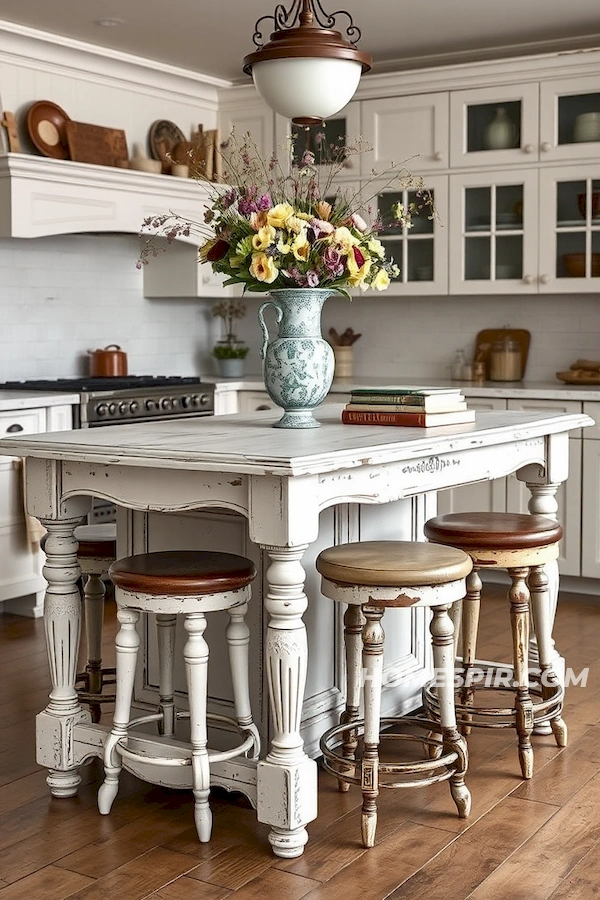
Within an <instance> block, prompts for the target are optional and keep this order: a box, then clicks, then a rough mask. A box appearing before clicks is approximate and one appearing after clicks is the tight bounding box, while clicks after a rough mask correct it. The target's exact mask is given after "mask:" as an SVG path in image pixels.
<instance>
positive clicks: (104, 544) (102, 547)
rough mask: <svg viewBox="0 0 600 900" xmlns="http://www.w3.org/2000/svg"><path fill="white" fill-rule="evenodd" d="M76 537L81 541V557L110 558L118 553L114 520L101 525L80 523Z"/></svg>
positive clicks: (78, 553)
mask: <svg viewBox="0 0 600 900" xmlns="http://www.w3.org/2000/svg"><path fill="white" fill-rule="evenodd" d="M75 538H76V540H77V541H79V548H78V550H77V556H78V557H79V559H110V560H113V559H114V558H115V556H116V555H117V534H116V526H115V525H114V524H113V523H112V522H103V523H102V524H100V525H78V526H77V528H76V529H75Z"/></svg>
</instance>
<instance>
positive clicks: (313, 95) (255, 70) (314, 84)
mask: <svg viewBox="0 0 600 900" xmlns="http://www.w3.org/2000/svg"><path fill="white" fill-rule="evenodd" d="M361 74H362V65H361V63H360V62H354V61H352V60H349V59H325V58H318V57H314V56H313V57H288V58H286V59H269V60H264V61H263V62H256V63H254V65H253V66H252V77H253V79H254V84H255V86H256V90H257V91H258V93H259V94H260V96H261V97H262V98H263V100H264V101H265V103H266V104H267V106H270V107H271V109H273V110H275V112H276V113H279V115H280V116H285V118H286V119H299V118H314V119H326V118H328V117H329V116H333V115H335V113H337V112H339V111H340V109H342V108H343V107H344V106H345V105H346V104H347V103H349V102H350V100H351V99H352V97H353V96H354V94H355V93H356V89H357V87H358V83H359V81H360V76H361Z"/></svg>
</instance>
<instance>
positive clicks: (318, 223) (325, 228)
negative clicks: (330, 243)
mask: <svg viewBox="0 0 600 900" xmlns="http://www.w3.org/2000/svg"><path fill="white" fill-rule="evenodd" d="M310 227H311V228H312V229H313V231H314V232H315V235H316V236H317V237H318V238H319V237H321V235H322V234H333V232H334V231H335V228H334V226H333V225H332V224H331V222H325V221H324V220H323V219H311V220H310Z"/></svg>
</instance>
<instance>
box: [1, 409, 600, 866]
mask: <svg viewBox="0 0 600 900" xmlns="http://www.w3.org/2000/svg"><path fill="white" fill-rule="evenodd" d="M340 409H341V406H339V405H336V406H324V407H321V409H320V410H319V411H318V414H317V418H318V419H319V420H320V421H321V422H322V427H321V428H319V429H318V430H312V429H310V430H306V431H303V430H281V429H273V428H272V427H271V425H272V423H273V422H274V421H276V419H277V418H278V416H277V414H276V413H274V412H268V413H251V414H247V415H236V416H223V417H216V418H199V419H187V420H185V419H182V420H176V421H172V422H159V423H149V424H136V425H120V426H119V427H103V428H95V429H89V430H80V431H71V432H58V433H54V434H41V435H35V436H30V437H21V438H5V439H4V440H2V441H0V453H3V454H9V455H13V456H15V455H22V456H25V457H26V458H27V465H26V473H27V494H28V510H29V512H30V513H31V514H32V515H34V516H37V517H38V518H39V519H41V520H42V522H43V523H44V525H45V526H46V528H47V529H48V538H47V541H46V545H45V550H46V554H47V562H46V566H45V567H44V575H45V577H46V579H47V581H48V591H47V595H46V606H45V624H46V636H47V643H48V655H49V661H50V673H51V679H52V690H51V693H50V699H49V703H48V706H47V707H46V709H45V710H43V711H42V712H41V713H40V714H39V715H38V717H37V750H38V756H37V758H38V762H39V763H40V765H43V766H46V767H47V768H48V769H49V775H48V784H49V786H50V790H51V792H52V794H54V795H55V796H58V797H66V796H71V795H73V794H75V793H76V791H77V787H78V784H79V782H80V775H79V772H78V770H79V767H80V766H81V764H82V763H83V762H84V761H85V760H86V759H88V758H90V757H91V756H94V755H101V753H102V746H103V742H104V739H105V735H106V732H107V730H106V728H104V727H102V726H100V725H92V724H91V722H90V717H89V713H88V712H87V711H84V710H83V709H82V708H81V707H80V706H79V704H78V701H77V694H76V691H75V675H76V665H77V654H78V646H79V633H80V617H81V602H80V596H79V590H78V587H77V583H76V582H77V579H78V575H79V567H78V565H77V542H76V540H75V539H74V537H73V530H74V528H75V526H76V525H77V524H78V523H79V522H80V520H81V516H82V515H85V514H86V513H87V511H88V509H89V506H90V499H89V498H90V496H91V495H93V496H96V497H104V498H106V499H108V500H112V501H114V502H115V503H117V504H119V505H121V506H124V507H127V508H130V509H134V510H149V509H150V510H159V511H169V512H172V511H180V510H190V509H200V508H209V507H221V508H223V507H226V508H229V509H232V510H236V511H237V512H240V513H242V514H243V515H245V516H247V518H248V521H249V530H250V536H251V538H252V540H253V541H255V542H256V543H258V544H260V545H261V546H262V547H263V548H264V549H265V550H266V551H267V553H268V555H269V557H270V560H271V564H270V566H269V569H268V572H267V582H268V590H267V593H266V596H265V606H266V610H267V614H268V620H269V624H268V634H267V640H266V644H265V665H266V670H267V677H268V685H269V699H270V704H271V714H272V718H273V724H274V736H273V739H272V742H271V746H270V748H269V751H268V754H267V755H266V757H265V758H264V759H262V760H261V761H260V762H259V763H258V765H257V764H256V763H252V762H251V761H241V762H240V761H239V760H237V761H232V762H230V763H224V764H222V766H221V767H220V768H219V769H217V771H216V772H215V777H214V780H215V781H216V782H217V783H219V784H224V785H226V786H229V787H236V786H238V787H239V788H240V789H241V790H244V791H245V792H246V793H247V794H248V795H249V796H250V797H251V798H252V799H253V800H254V802H255V803H256V807H257V815H258V818H259V820H260V821H261V822H265V823H267V824H269V825H270V826H271V832H270V835H269V840H270V842H271V844H272V847H273V850H274V852H275V854H276V855H278V856H282V857H294V856H299V855H300V854H301V853H302V852H303V849H304V845H305V843H306V841H307V832H306V825H307V823H308V822H310V821H311V820H312V819H314V818H315V817H316V814H317V766H316V763H315V762H314V760H311V759H309V758H308V756H307V755H306V753H305V752H304V749H303V744H302V738H301V736H300V732H299V728H300V712H301V706H302V698H303V693H304V686H305V679H306V670H307V659H308V649H307V640H306V630H305V627H304V623H303V620H302V616H303V613H304V611H305V609H306V607H307V603H308V600H307V597H306V594H305V593H304V581H305V572H304V569H303V567H302V556H303V553H304V551H305V550H306V548H307V547H308V546H309V544H310V543H311V542H313V541H314V540H315V539H316V537H317V533H318V521H319V513H320V512H321V510H323V509H325V508H327V507H330V506H332V505H334V504H338V503H352V502H356V503H366V504H379V503H388V502H391V501H394V500H399V499H401V498H404V497H411V496H414V495H417V494H421V493H424V492H430V491H436V490H438V489H440V488H445V487H452V486H457V485H460V484H466V483H469V482H473V481H480V480H483V479H490V478H498V477H501V476H505V475H508V474H510V473H511V472H516V473H517V477H518V478H519V479H520V480H521V481H524V482H526V484H527V486H528V487H529V489H530V492H531V500H530V502H529V509H530V511H531V512H532V513H541V514H544V515H550V516H553V515H555V513H556V509H557V506H556V500H555V494H556V490H557V488H558V486H559V484H560V483H561V482H562V481H564V480H565V479H566V477H567V474H568V437H569V431H570V430H572V429H574V428H580V427H583V426H586V425H591V424H593V423H592V420H591V419H590V418H589V417H587V416H584V415H546V414H544V413H527V412H511V411H509V412H506V411H492V412H478V413H477V422H476V424H475V425H468V426H459V425H457V426H452V427H446V428H431V429H427V430H423V429H412V428H389V427H388V428H386V427H379V426H369V427H364V426H362V427H361V426H348V425H342V424H340V421H339V414H340ZM140 740H142V739H140ZM143 742H144V744H145V748H146V751H147V753H148V756H149V757H150V758H151V756H152V753H153V752H154V753H155V755H158V754H160V746H161V745H160V744H159V743H158V739H154V741H153V739H152V738H151V737H150V736H146V737H145V738H143ZM155 745H157V746H158V748H159V749H158V750H156V748H155ZM162 749H163V750H164V744H163V745H162ZM149 766H150V769H151V764H149ZM180 769H181V770H186V769H189V767H183V766H182V767H180ZM138 774H141V775H142V776H143V777H145V778H148V780H152V775H151V774H148V772H147V771H141V770H140V771H139V772H138ZM187 777H189V776H187ZM185 783H186V782H185V780H182V781H180V782H179V786H183V785H184V784H185Z"/></svg>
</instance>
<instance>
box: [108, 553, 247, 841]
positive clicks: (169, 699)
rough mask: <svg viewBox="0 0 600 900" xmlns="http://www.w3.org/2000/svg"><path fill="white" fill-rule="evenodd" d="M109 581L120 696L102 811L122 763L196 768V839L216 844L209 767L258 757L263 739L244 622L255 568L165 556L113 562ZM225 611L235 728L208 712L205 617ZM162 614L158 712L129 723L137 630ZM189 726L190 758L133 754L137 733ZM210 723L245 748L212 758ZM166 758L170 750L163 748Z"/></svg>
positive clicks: (221, 558)
mask: <svg viewBox="0 0 600 900" xmlns="http://www.w3.org/2000/svg"><path fill="white" fill-rule="evenodd" d="M109 576H110V578H111V580H112V582H113V584H114V585H115V596H116V601H117V616H118V619H119V622H120V623H121V629H120V631H119V632H118V634H117V637H116V656H117V660H116V661H117V666H116V673H117V696H116V702H115V713H114V720H113V725H112V730H111V732H110V736H109V737H108V739H107V743H106V745H105V748H104V772H105V778H104V782H103V784H102V785H101V787H100V790H99V792H98V808H99V810H100V812H101V813H102V814H103V815H107V814H108V813H109V812H110V808H111V806H112V803H113V801H114V799H115V797H116V795H117V791H118V789H119V774H120V771H121V767H122V760H123V759H124V760H125V761H127V760H137V761H138V762H143V763H147V764H148V765H149V766H150V767H152V766H156V767H157V768H158V769H160V768H161V767H164V766H178V765H191V767H192V782H193V792H194V798H195V804H194V819H195V823H196V829H197V831H198V837H199V838H200V840H201V841H202V842H205V841H208V840H210V835H211V830H212V814H211V811H210V807H209V804H208V795H209V792H210V763H211V762H217V761H222V760H226V759H233V757H235V756H240V755H242V754H245V753H247V752H248V751H252V756H253V758H257V757H258V754H259V752H260V738H259V735H258V730H257V728H256V725H255V724H254V722H253V720H252V713H251V710H250V693H249V687H248V643H249V638H250V633H249V629H248V626H247V625H246V622H245V615H246V611H247V609H248V601H249V600H250V584H251V582H252V581H253V579H254V578H255V576H256V568H255V566H254V563H252V562H251V561H250V560H249V559H246V558H244V557H243V556H235V555H234V554H232V553H212V552H207V551H167V552H161V553H142V554H140V555H138V556H129V557H127V558H126V559H120V560H117V561H116V562H114V563H113V564H112V565H111V567H110V569H109ZM215 610H227V612H228V614H229V624H228V626H227V629H226V638H227V645H228V649H229V661H230V666H231V678H232V682H233V697H234V708H235V720H234V719H231V718H229V717H226V716H218V715H212V714H211V713H208V712H207V710H206V695H207V680H208V655H209V652H208V644H207V643H206V641H205V639H204V636H203V633H204V629H205V628H206V613H210V612H213V611H215ZM141 612H145V613H156V620H157V625H158V657H159V696H160V702H159V710H158V712H157V713H153V714H151V715H147V716H140V717H139V718H137V719H130V714H131V703H132V698H133V688H134V676H135V668H136V659H137V653H138V648H139V644H140V639H139V635H138V633H137V631H136V624H137V621H138V619H139V617H140V613H141ZM178 615H183V617H184V622H183V624H184V627H185V630H186V632H187V642H186V645H185V647H184V650H183V655H184V659H185V671H186V678H187V687H188V700H189V713H183V712H181V713H176V711H175V705H174V683H173V670H174V654H173V649H174V645H175V624H176V618H177V616H178ZM180 718H189V721H190V746H189V752H187V753H186V754H185V755H184V756H182V755H181V753H180V752H177V753H176V752H173V755H172V756H169V755H168V753H165V755H164V756H161V757H149V756H148V755H147V754H144V753H143V752H138V751H136V750H133V749H131V748H130V747H129V746H128V743H129V742H128V733H129V731H130V729H131V728H133V727H135V726H137V725H143V724H145V723H148V722H158V724H159V730H160V733H161V734H162V735H167V736H168V735H173V734H174V732H175V722H176V720H177V719H180ZM207 719H213V720H216V721H219V722H225V723H228V724H230V725H233V726H234V727H235V728H237V729H239V731H240V732H241V733H242V735H243V738H244V739H243V741H242V742H241V743H239V744H238V745H237V746H236V747H234V748H233V749H231V750H226V751H222V752H218V753H217V752H212V751H210V752H209V750H208V747H207ZM165 750H168V744H166V745H165Z"/></svg>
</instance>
